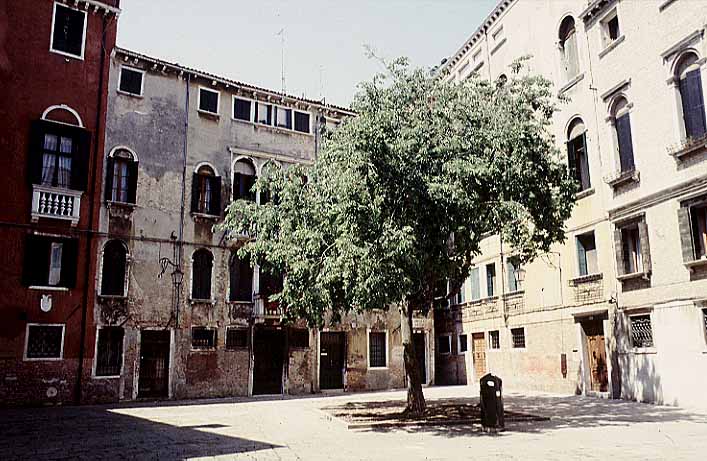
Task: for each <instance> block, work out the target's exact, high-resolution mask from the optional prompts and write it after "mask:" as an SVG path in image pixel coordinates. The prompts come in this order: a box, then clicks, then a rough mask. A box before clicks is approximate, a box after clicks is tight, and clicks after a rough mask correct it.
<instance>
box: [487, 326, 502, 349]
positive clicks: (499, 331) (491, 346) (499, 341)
mask: <svg viewBox="0 0 707 461" xmlns="http://www.w3.org/2000/svg"><path fill="white" fill-rule="evenodd" d="M491 333H497V334H498V347H493V342H491ZM486 337H487V338H488V339H487V341H488V342H487V344H488V347H487V348H486V350H487V351H500V350H501V330H489V331H487V332H486Z"/></svg>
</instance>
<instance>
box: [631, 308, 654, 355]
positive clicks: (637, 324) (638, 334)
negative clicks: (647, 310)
mask: <svg viewBox="0 0 707 461" xmlns="http://www.w3.org/2000/svg"><path fill="white" fill-rule="evenodd" d="M630 321H631V344H632V345H633V347H653V326H652V325H651V316H650V314H642V315H633V316H631V317H630Z"/></svg>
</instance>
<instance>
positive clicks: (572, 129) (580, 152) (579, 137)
mask: <svg viewBox="0 0 707 461" xmlns="http://www.w3.org/2000/svg"><path fill="white" fill-rule="evenodd" d="M586 132H587V130H586V128H585V127H584V122H583V121H582V119H580V118H576V119H574V120H573V121H572V123H570V126H569V130H568V131H567V162H568V164H569V169H570V173H572V175H573V176H574V179H575V181H577V185H578V186H579V190H580V192H581V191H584V190H587V189H589V188H590V187H592V184H591V180H590V178H589V158H588V155H587V134H586Z"/></svg>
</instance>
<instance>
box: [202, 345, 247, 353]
mask: <svg viewBox="0 0 707 461" xmlns="http://www.w3.org/2000/svg"><path fill="white" fill-rule="evenodd" d="M192 350H198V349H192ZM224 350H225V351H226V352H247V351H248V346H233V347H227V348H225V349H224Z"/></svg>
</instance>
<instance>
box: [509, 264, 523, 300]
mask: <svg viewBox="0 0 707 461" xmlns="http://www.w3.org/2000/svg"><path fill="white" fill-rule="evenodd" d="M519 271H520V263H518V262H515V261H506V272H508V292H509V293H513V292H516V291H520V290H522V289H523V285H522V282H521V281H520V280H519V279H518V276H519V274H518V272H519Z"/></svg>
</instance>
